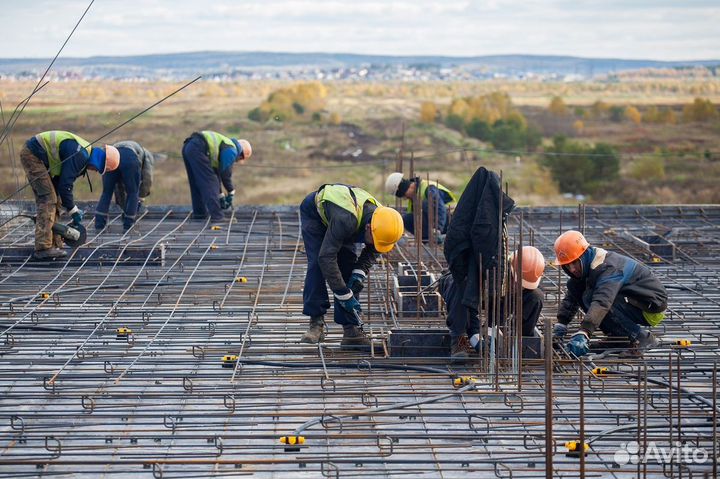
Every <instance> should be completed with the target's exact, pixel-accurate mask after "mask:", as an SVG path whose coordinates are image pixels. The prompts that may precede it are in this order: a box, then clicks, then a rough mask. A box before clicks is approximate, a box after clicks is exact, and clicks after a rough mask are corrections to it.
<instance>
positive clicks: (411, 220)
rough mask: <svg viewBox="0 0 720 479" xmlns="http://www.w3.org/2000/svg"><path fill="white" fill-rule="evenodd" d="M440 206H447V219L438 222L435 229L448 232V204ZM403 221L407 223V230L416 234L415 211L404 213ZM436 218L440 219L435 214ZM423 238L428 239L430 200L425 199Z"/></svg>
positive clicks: (442, 232) (443, 232)
mask: <svg viewBox="0 0 720 479" xmlns="http://www.w3.org/2000/svg"><path fill="white" fill-rule="evenodd" d="M440 208H445V210H446V214H445V221H443V222H442V223H441V224H436V225H435V229H436V230H437V231H439V232H440V233H441V234H445V233H447V223H448V222H447V217H448V214H447V206H446V205H442V206H440ZM402 218H403V223H404V224H405V231H408V232H410V233H412V234H415V215H414V213H405V214H403V215H402ZM435 219H436V220H439V218H438V216H437V215H436V216H435ZM422 239H423V241H427V240H428V202H427V200H424V201H423V206H422Z"/></svg>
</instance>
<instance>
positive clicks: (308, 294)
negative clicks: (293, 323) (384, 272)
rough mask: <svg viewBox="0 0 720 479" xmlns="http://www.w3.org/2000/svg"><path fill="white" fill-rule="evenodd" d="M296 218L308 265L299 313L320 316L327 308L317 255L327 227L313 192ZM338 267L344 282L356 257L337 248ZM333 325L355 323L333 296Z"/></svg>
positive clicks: (324, 286) (326, 289) (302, 204)
mask: <svg viewBox="0 0 720 479" xmlns="http://www.w3.org/2000/svg"><path fill="white" fill-rule="evenodd" d="M300 220H301V222H302V238H303V243H304V244H305V254H306V255H307V260H308V267H307V273H306V274H305V287H304V289H303V311H302V312H303V314H305V315H307V316H310V317H319V316H324V315H325V313H326V312H327V310H328V309H330V301H329V299H328V287H327V284H326V283H325V277H324V276H323V274H322V271H321V270H320V264H319V263H318V255H319V254H320V247H321V246H322V242H323V239H324V238H325V232H326V231H327V228H326V227H325V225H324V224H323V222H322V220H321V219H320V214H319V213H318V212H317V207H316V206H315V193H314V192H313V193H310V194H309V195H307V196H306V197H305V199H304V200H303V202H302V203H301V204H300ZM337 261H338V266H339V268H340V272H341V274H342V277H343V279H344V280H345V282H346V283H347V281H348V279H350V275H351V274H352V270H353V266H354V265H355V262H356V261H357V256H356V255H355V253H353V252H352V251H350V250H348V249H347V248H341V249H340V252H339V253H338V257H337ZM333 319H334V320H335V322H336V323H337V324H340V325H343V326H346V325H347V326H350V325H354V324H356V321H355V318H350V313H347V312H346V311H345V310H344V309H343V307H342V306H341V305H340V303H339V302H338V300H337V299H335V300H334V317H333Z"/></svg>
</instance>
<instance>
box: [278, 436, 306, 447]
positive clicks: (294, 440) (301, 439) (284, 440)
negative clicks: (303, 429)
mask: <svg viewBox="0 0 720 479" xmlns="http://www.w3.org/2000/svg"><path fill="white" fill-rule="evenodd" d="M280 443H281V444H288V445H290V446H294V445H296V444H297V445H302V444H305V436H282V437H281V438H280Z"/></svg>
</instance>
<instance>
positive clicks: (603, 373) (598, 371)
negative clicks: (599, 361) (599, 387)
mask: <svg viewBox="0 0 720 479" xmlns="http://www.w3.org/2000/svg"><path fill="white" fill-rule="evenodd" d="M608 371H609V369H608V368H595V369H593V370H592V373H593V374H594V375H595V376H607V373H608Z"/></svg>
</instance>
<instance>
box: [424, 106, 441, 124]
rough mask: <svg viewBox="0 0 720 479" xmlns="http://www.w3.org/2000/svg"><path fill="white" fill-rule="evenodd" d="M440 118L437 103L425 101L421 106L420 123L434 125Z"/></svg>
mask: <svg viewBox="0 0 720 479" xmlns="http://www.w3.org/2000/svg"><path fill="white" fill-rule="evenodd" d="M437 116H438V109H437V106H435V103H433V102H431V101H424V102H423V103H422V104H421V105H420V121H421V122H423V123H434V122H435V120H436V119H437Z"/></svg>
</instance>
